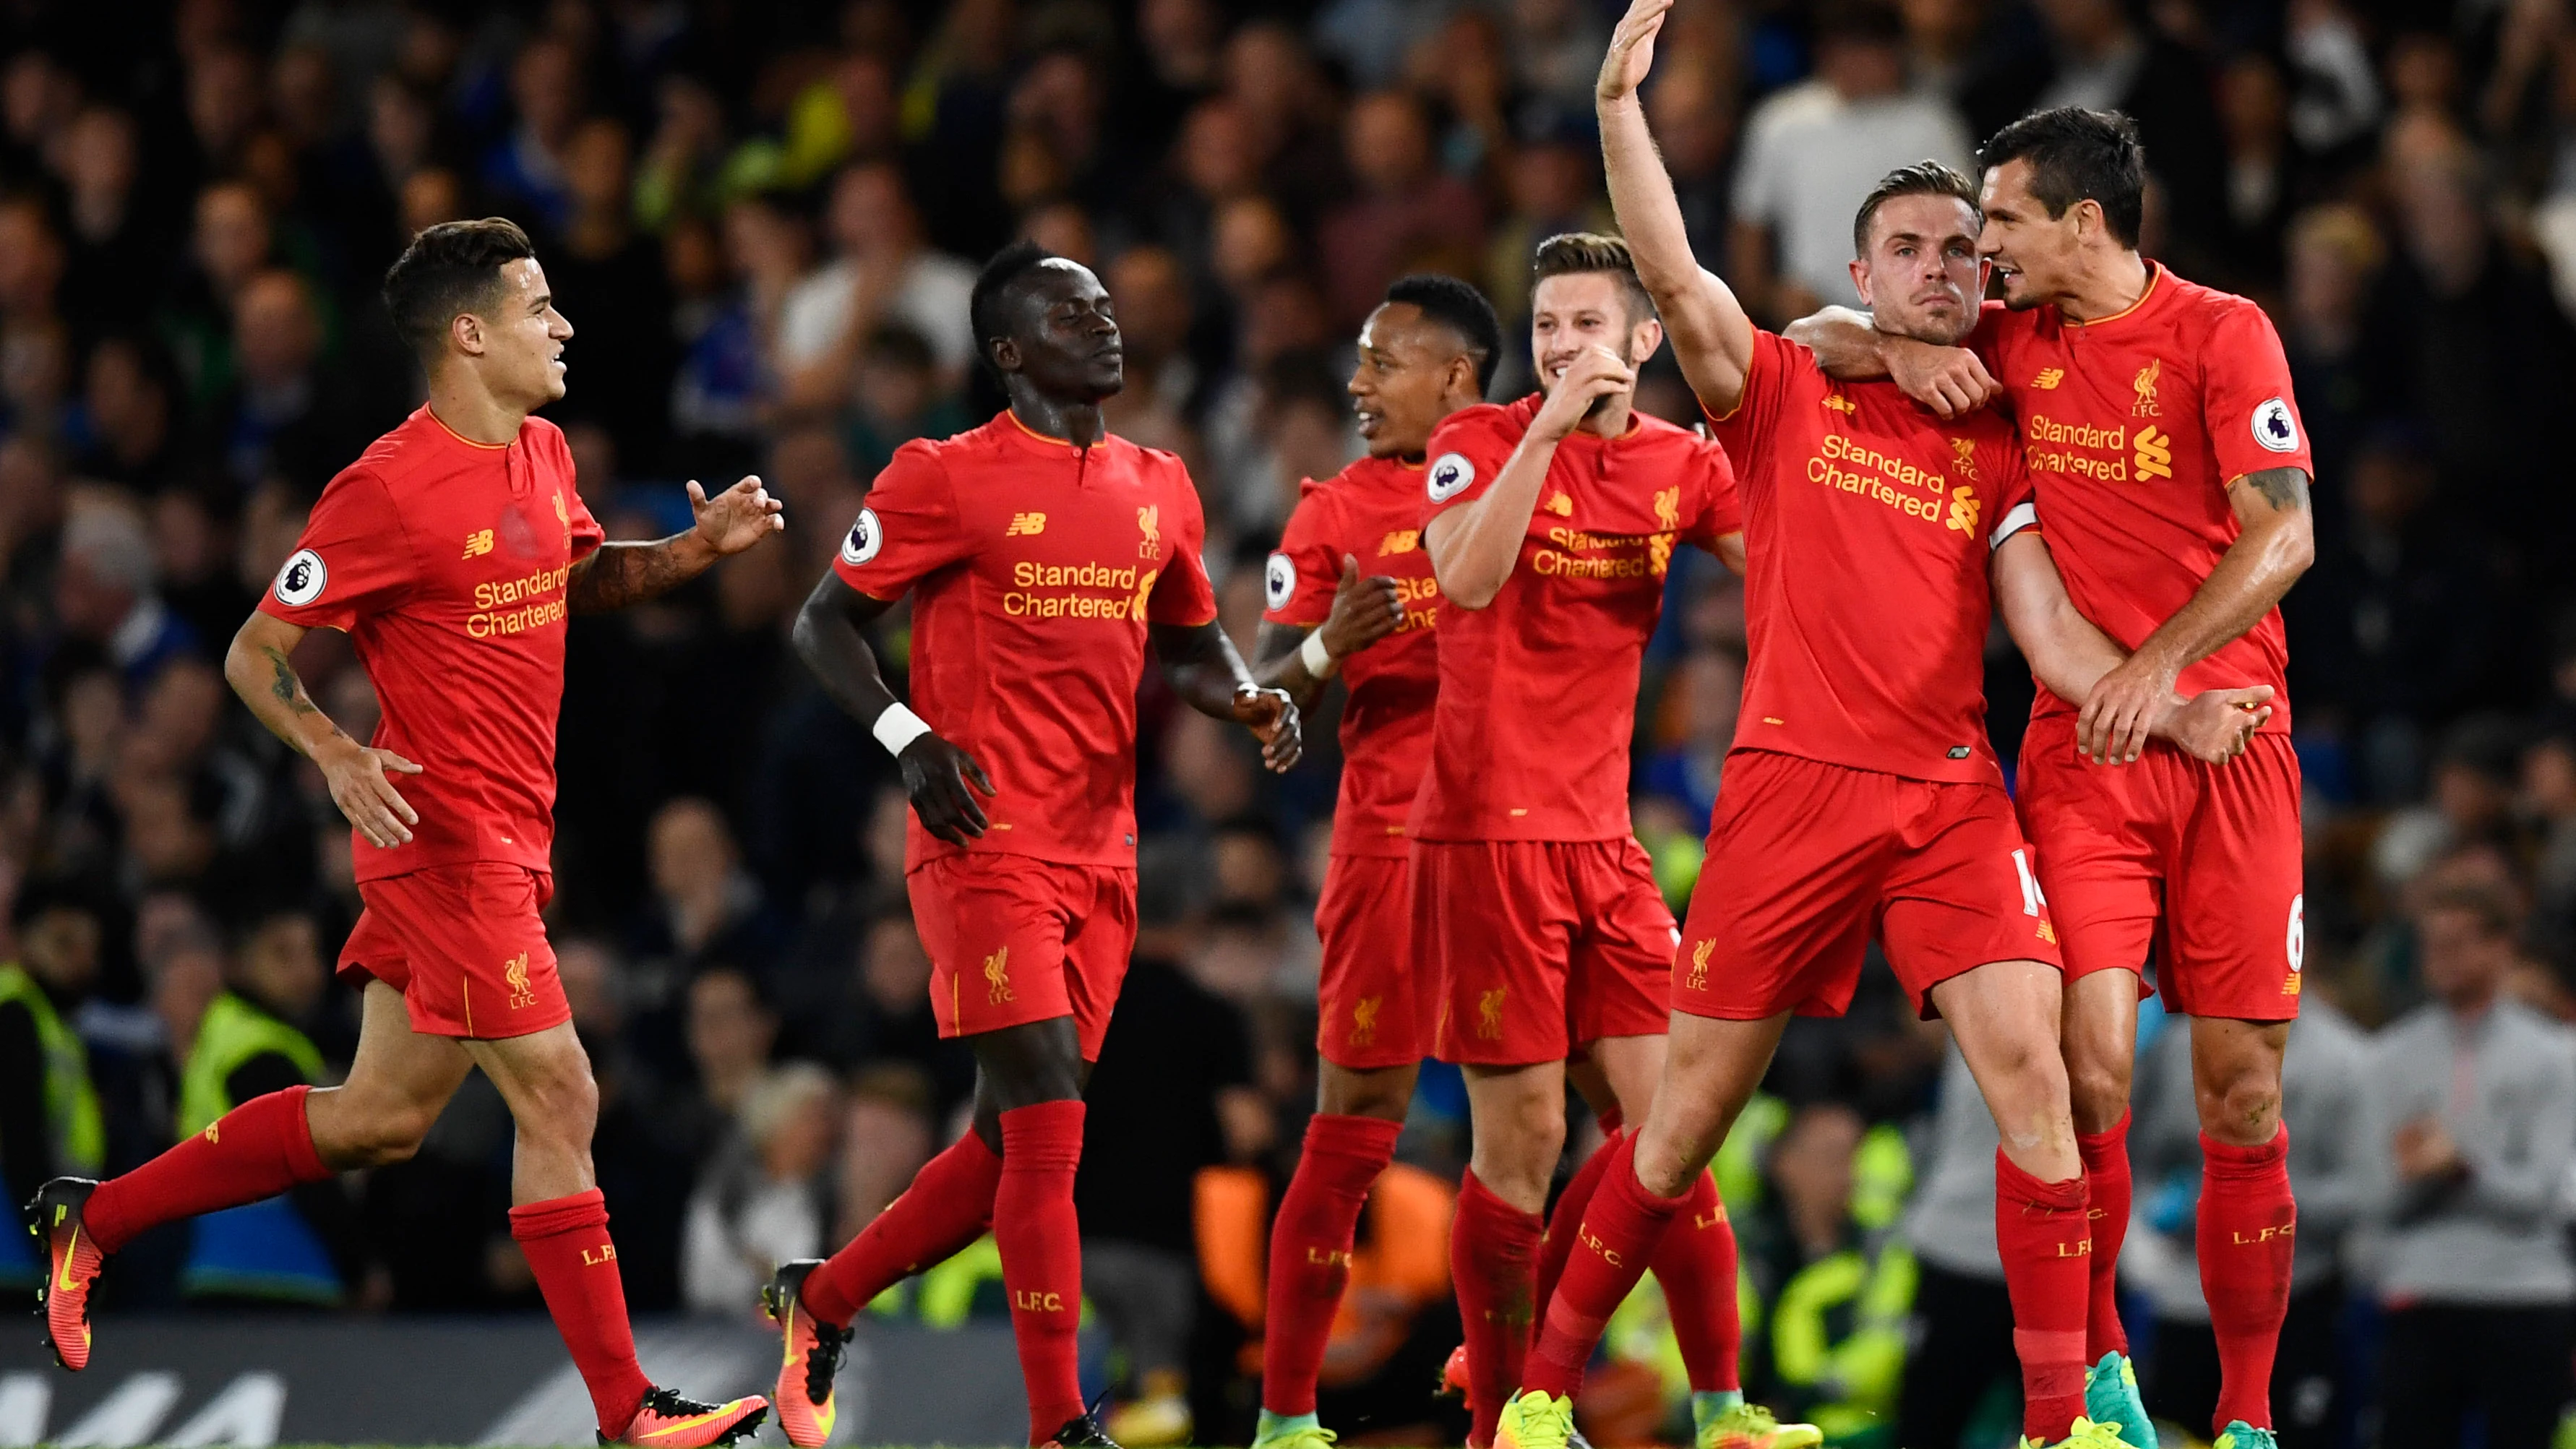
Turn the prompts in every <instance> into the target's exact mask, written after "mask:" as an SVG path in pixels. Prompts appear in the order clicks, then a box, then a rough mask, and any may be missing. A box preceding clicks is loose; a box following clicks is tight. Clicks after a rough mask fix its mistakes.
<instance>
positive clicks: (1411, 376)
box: [1350, 302, 1476, 458]
mask: <svg viewBox="0 0 2576 1449" xmlns="http://www.w3.org/2000/svg"><path fill="white" fill-rule="evenodd" d="M1359 352H1360V361H1359V366H1358V367H1356V368H1354V369H1352V371H1351V382H1350V393H1351V407H1352V411H1353V412H1354V413H1355V414H1357V416H1358V419H1359V429H1360V436H1361V437H1362V438H1363V439H1366V440H1367V442H1368V450H1369V456H1370V457H1372V458H1418V457H1420V456H1422V453H1423V450H1424V449H1425V448H1426V447H1427V446H1429V444H1430V442H1431V430H1432V429H1433V428H1435V427H1437V426H1439V423H1440V420H1441V419H1442V418H1444V417H1447V416H1448V415H1449V412H1450V409H1451V398H1450V391H1451V388H1452V386H1453V385H1463V387H1464V388H1465V390H1466V391H1467V392H1468V393H1470V394H1472V393H1473V392H1474V391H1475V371H1476V363H1475V359H1473V358H1471V357H1469V356H1468V355H1467V354H1466V353H1465V352H1464V351H1462V350H1460V348H1459V346H1458V339H1457V337H1456V336H1455V335H1453V334H1452V333H1451V332H1450V330H1449V329H1448V328H1447V327H1445V326H1443V325H1442V324H1440V323H1438V322H1435V321H1433V320H1432V319H1430V318H1428V317H1425V316H1424V315H1423V314H1422V309H1421V308H1420V307H1418V306H1415V305H1414V304H1413V303H1411V302H1388V303H1386V304H1385V305H1383V306H1381V307H1379V308H1378V309H1377V310H1376V311H1374V312H1371V313H1370V314H1369V318H1368V321H1367V322H1366V323H1364V324H1362V325H1361V327H1360V340H1359ZM1461 370H1463V371H1464V372H1465V374H1466V375H1465V377H1464V379H1463V380H1462V379H1461V378H1460V377H1459V373H1460V372H1461Z"/></svg>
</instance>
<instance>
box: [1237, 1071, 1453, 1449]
mask: <svg viewBox="0 0 2576 1449" xmlns="http://www.w3.org/2000/svg"><path fill="white" fill-rule="evenodd" d="M1316 1065H1317V1071H1316V1086H1315V1115H1314V1116H1313V1117H1312V1118H1311V1119H1309V1120H1308V1121H1307V1123H1306V1141H1305V1144H1304V1146H1303V1147H1302V1148H1301V1149H1300V1150H1299V1152H1298V1154H1297V1171H1296V1173H1295V1175H1294V1176H1292V1177H1291V1178H1290V1179H1289V1181H1288V1189H1287V1191H1285V1192H1283V1193H1281V1194H1280V1197H1279V1212H1278V1220H1277V1221H1276V1222H1275V1223H1273V1224H1272V1226H1271V1230H1270V1268H1269V1284H1270V1289H1269V1293H1268V1296H1267V1298H1266V1299H1265V1302H1266V1303H1267V1305H1268V1306H1267V1308H1266V1309H1265V1310H1264V1311H1265V1314H1266V1317H1267V1319H1268V1322H1267V1324H1266V1325H1265V1331H1264V1333H1263V1334H1262V1340H1261V1418H1260V1422H1259V1426H1258V1427H1257V1428H1256V1429H1255V1430H1254V1432H1253V1436H1252V1442H1253V1445H1254V1449H1322V1446H1323V1445H1325V1444H1328V1443H1330V1442H1331V1440H1330V1437H1329V1435H1328V1433H1327V1431H1326V1430H1325V1429H1324V1427H1323V1425H1322V1423H1321V1422H1320V1421H1319V1420H1318V1419H1317V1418H1316V1417H1315V1382H1316V1378H1317V1376H1318V1375H1319V1374H1320V1373H1321V1372H1322V1370H1323V1362H1324V1347H1325V1344H1326V1342H1327V1341H1328V1339H1329V1337H1330V1334H1331V1331H1332V1322H1333V1315H1334V1314H1335V1313H1336V1312H1337V1311H1339V1309H1340V1307H1341V1302H1342V1291H1343V1289H1344V1288H1346V1287H1347V1286H1348V1285H1349V1283H1350V1276H1351V1243H1352V1238H1353V1234H1354V1232H1355V1230H1356V1229H1357V1226H1358V1223H1359V1217H1360V1211H1361V1209H1362V1208H1363V1207H1365V1206H1366V1205H1367V1201H1368V1192H1369V1187H1370V1185H1371V1184H1373V1183H1375V1182H1376V1181H1377V1178H1378V1174H1379V1173H1381V1172H1383V1171H1385V1170H1386V1165H1387V1163H1388V1162H1390V1161H1392V1160H1393V1159H1394V1156H1395V1141H1396V1138H1397V1136H1398V1135H1400V1134H1401V1133H1402V1132H1403V1130H1404V1114H1405V1110H1406V1108H1407V1107H1409V1106H1410V1105H1411V1104H1412V1101H1413V1085H1414V1081H1415V1079H1416V1078H1418V1077H1420V1076H1421V1074H1422V1069H1421V1067H1420V1065H1419V1064H1416V1063H1407V1064H1405V1065H1403V1066H1395V1067H1370V1068H1362V1067H1346V1066H1342V1065H1340V1064H1339V1063H1337V1062H1332V1061H1319V1062H1318V1063H1317V1064H1316Z"/></svg>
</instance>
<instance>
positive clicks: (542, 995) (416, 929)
mask: <svg viewBox="0 0 2576 1449" xmlns="http://www.w3.org/2000/svg"><path fill="white" fill-rule="evenodd" d="M554 893H555V878H554V877H553V876H551V875H549V874H547V873H546V872H544V871H537V870H530V869H528V868H527V867H526V866H523V865H508V864H504V863H502V862H499V861H476V862H472V863H469V864H464V865H434V866H430V867H428V868H427V869H425V870H415V871H412V872H410V873H408V874H406V875H391V876H386V877H385V878H383V879H382V880H362V881H360V882H358V899H359V900H361V901H364V902H365V903H366V909H365V910H362V911H360V912H359V913H358V924H357V925H356V926H355V927H354V928H353V929H351V930H350V932H349V941H348V944H347V945H345V946H342V947H341V948H340V979H341V980H343V981H346V982H348V983H349V984H350V985H352V986H356V987H359V988H361V989H363V988H364V987H365V986H366V983H367V980H368V978H370V977H373V978H374V979H376V980H378V981H381V982H383V983H385V984H386V985H387V986H390V987H392V988H393V989H395V990H396V991H399V992H401V993H402V995H403V1010H404V1011H405V1012H406V1013H407V1014H409V1015H410V1017H411V1029H412V1030H413V1031H416V1032H419V1033H420V1034H421V1035H423V1036H455V1037H476V1038H495V1037H511V1036H527V1035H530V1034H531V1033H534V1032H540V1031H544V1030H545V1029H546V1028H548V1027H550V1026H556V1025H560V1024H561V1023H563V1022H567V1021H570V1020H571V1019H572V1003H571V1002H569V1001H566V1000H565V999H564V993H563V983H562V982H561V981H559V980H557V979H556V977H555V948H554V947H553V946H551V945H549V944H547V942H546V923H545V922H544V921H542V920H540V919H538V916H537V912H538V911H540V910H542V909H544V907H545V904H546V900H547V898H549V897H551V896H552V895H553V894H554Z"/></svg>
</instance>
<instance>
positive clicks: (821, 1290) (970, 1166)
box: [798, 1132, 1002, 1328]
mask: <svg viewBox="0 0 2576 1449" xmlns="http://www.w3.org/2000/svg"><path fill="white" fill-rule="evenodd" d="M1001 1185H1002V1159H1000V1158H998V1157H995V1156H994V1155H993V1149H992V1148H990V1147H987V1146H985V1145H984V1139H983V1138H981V1137H978V1136H976V1135H975V1134H974V1133H973V1132H968V1133H967V1134H966V1135H965V1136H963V1137H961V1138H959V1139H957V1143H956V1145H955V1146H953V1147H950V1148H949V1149H948V1150H947V1151H945V1152H943V1153H941V1154H939V1155H938V1156H937V1157H934V1158H932V1159H930V1160H929V1161H928V1162H925V1163H923V1164H922V1165H921V1171H919V1172H916V1173H914V1174H913V1175H912V1185H911V1186H910V1187H907V1188H905V1189H904V1190H903V1195H902V1196H900V1197H898V1198H896V1199H895V1200H894V1201H892V1202H890V1203H887V1204H886V1206H885V1211H883V1212H881V1213H878V1214H877V1215H876V1219H875V1221H873V1222H871V1223H869V1224H868V1225H867V1226H866V1227H865V1228H863V1229H861V1230H860V1232H859V1235H858V1236H857V1237H855V1238H852V1239H851V1240H850V1241H849V1244H848V1245H847V1246H846V1247H844V1248H842V1249H841V1251H839V1252H837V1253H834V1254H833V1255H832V1256H831V1258H830V1259H829V1260H828V1261H826V1262H825V1263H824V1264H823V1266H822V1267H820V1268H817V1269H815V1270H814V1271H813V1272H812V1273H810V1274H808V1275H807V1276H806V1279H805V1287H804V1290H803V1291H802V1292H801V1293H800V1294H799V1295H798V1297H799V1299H800V1301H802V1302H803V1303H804V1305H805V1311H806V1312H807V1313H809V1314H811V1315H813V1317H814V1320H815V1321H816V1322H818V1323H828V1324H831V1325H832V1326H833V1327H835V1328H847V1327H849V1326H850V1319H851V1317H852V1316H853V1315H855V1314H856V1313H857V1312H858V1311H859V1310H860V1309H862V1308H865V1307H866V1306H867V1305H868V1304H869V1302H870V1301H871V1300H873V1299H874V1298H875V1297H876V1296H877V1295H878V1294H880V1293H883V1292H884V1291H885V1290H887V1289H888V1288H891V1287H893V1286H894V1285H895V1284H897V1283H900V1282H902V1281H903V1280H904V1279H906V1278H909V1277H911V1276H912V1275H913V1274H915V1273H918V1272H920V1271H921V1270H922V1269H924V1268H927V1267H929V1266H931V1265H932V1264H934V1263H939V1262H944V1261H946V1260H947V1259H949V1258H950V1257H953V1256H955V1255H956V1254H957V1253H958V1252H960V1251H962V1250H963V1249H964V1248H965V1247H966V1245H967V1244H969V1243H972V1242H974V1241H975V1240H976V1239H977V1238H980V1237H982V1236H983V1235H984V1234H985V1232H986V1231H987V1230H988V1229H990V1228H991V1227H992V1226H993V1194H994V1192H995V1191H996V1190H998V1189H999V1188H1000V1187H1001Z"/></svg>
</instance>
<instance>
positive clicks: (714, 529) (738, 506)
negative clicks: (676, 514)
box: [689, 473, 787, 554]
mask: <svg viewBox="0 0 2576 1449" xmlns="http://www.w3.org/2000/svg"><path fill="white" fill-rule="evenodd" d="M689 512H691V513H693V514H695V515H697V520H698V537H700V538H702V539H704V540H706V542H707V545H708V546H709V547H711V548H713V549H714V550H715V551H716V552H717V553H719V554H737V553H740V552H742V551H743V550H744V549H747V548H749V547H751V546H752V545H753V544H755V543H758V542H760V541H761V540H762V539H764V538H767V537H769V536H770V535H771V534H773V533H780V532H784V531H785V530H786V528H787V505H786V504H784V503H781V502H780V501H779V500H777V499H775V498H772V497H770V496H769V490H768V489H767V488H766V487H764V486H762V484H761V481H760V475H759V474H757V473H753V474H748V475H746V476H745V477H744V478H743V480H742V481H741V482H739V483H736V484H735V485H733V486H732V487H731V488H728V489H726V490H725V491H723V492H722V493H719V494H717V495H716V496H715V497H713V498H709V497H708V496H707V492H706V490H705V489H703V488H700V487H699V486H698V480H697V479H695V478H692V479H690V480H689Z"/></svg>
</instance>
